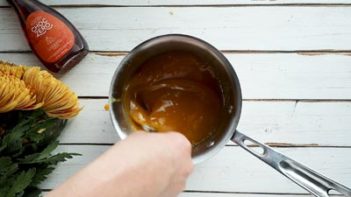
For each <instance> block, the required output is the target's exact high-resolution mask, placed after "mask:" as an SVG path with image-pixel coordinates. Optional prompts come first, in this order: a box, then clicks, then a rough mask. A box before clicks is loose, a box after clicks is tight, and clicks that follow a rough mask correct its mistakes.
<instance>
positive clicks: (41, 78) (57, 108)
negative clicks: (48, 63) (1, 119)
mask: <svg viewBox="0 0 351 197" xmlns="http://www.w3.org/2000/svg"><path fill="white" fill-rule="evenodd" d="M37 108H42V109H43V110H44V111H45V112H46V114H47V115H48V116H50V117H56V118H61V119H69V118H72V117H74V116H76V115H77V114H78V113H79V111H80V110H81V109H80V107H79V103H78V97H77V95H76V94H75V93H74V92H72V91H71V90H70V89H69V88H68V87H67V86H66V85H65V84H63V83H62V82H61V81H59V80H57V79H56V78H54V77H53V76H52V75H51V74H50V73H48V72H47V71H44V70H40V68H39V67H26V66H14V65H12V64H8V63H3V62H0V113H3V112H8V111H11V110H33V109H37Z"/></svg>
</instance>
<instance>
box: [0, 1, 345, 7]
mask: <svg viewBox="0 0 351 197" xmlns="http://www.w3.org/2000/svg"><path fill="white" fill-rule="evenodd" d="M42 2H43V3H46V4H48V5H56V6H57V5H109V6H169V5H177V6H197V5H276V4H282V5H284V4H287V5H289V4H349V3H350V2H349V1H347V0H333V1H330V0H296V1H295V0H275V1H272V0H259V1H257V0H235V1H233V0H216V1H213V0H192V1H189V0H153V1H149V0H75V1H70V0H60V1H57V0H44V1H42ZM4 5H7V2H6V1H5V0H1V1H0V6H4Z"/></svg>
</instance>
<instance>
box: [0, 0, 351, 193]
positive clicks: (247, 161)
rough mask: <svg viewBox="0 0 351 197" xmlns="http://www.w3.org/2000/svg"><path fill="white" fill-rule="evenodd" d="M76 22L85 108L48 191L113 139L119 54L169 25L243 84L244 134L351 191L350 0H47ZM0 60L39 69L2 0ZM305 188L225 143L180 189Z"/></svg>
mask: <svg viewBox="0 0 351 197" xmlns="http://www.w3.org/2000/svg"><path fill="white" fill-rule="evenodd" d="M43 2H44V3H47V4H49V5H53V6H54V7H55V8H56V9H57V10H58V11H59V12H61V13H62V14H64V15H65V16H66V17H67V18H68V19H69V20H71V21H72V22H73V23H74V24H75V25H76V27H77V28H78V29H79V30H80V31H81V33H82V34H83V35H84V37H85V38H86V39H87V41H88V43H89V45H90V49H91V52H90V53H89V55H88V56H87V57H86V58H85V59H84V60H83V62H82V63H81V64H80V65H78V66H77V67H75V68H74V69H73V70H72V71H71V72H69V73H67V74H66V75H65V76H63V77H62V78H61V79H62V80H63V81H64V82H66V83H67V84H68V85H69V86H71V87H72V88H73V89H74V90H75V91H76V92H77V93H78V95H79V97H80V102H81V104H82V106H84V109H83V111H82V112H81V114H80V115H79V116H78V117H77V118H75V119H74V120H73V121H71V122H70V123H69V125H68V126H67V128H66V130H65V132H64V134H63V135H62V136H61V145H60V146H59V148H58V149H59V150H58V151H70V152H79V153H82V154H83V156H81V157H76V158H74V159H72V160H70V161H68V162H66V163H64V164H62V165H60V166H59V167H58V169H57V170H56V171H55V172H54V173H53V174H52V176H50V178H49V179H48V180H47V181H46V182H45V183H44V184H43V185H42V188H44V189H47V190H50V189H52V188H54V187H55V186H57V185H58V184H60V183H62V182H63V181H64V180H66V179H67V178H68V177H69V176H70V175H72V174H73V173H74V172H76V171H77V170H79V169H80V168H82V167H83V166H85V165H86V164H87V163H89V162H90V161H92V160H93V159H94V158H96V157H97V156H98V155H100V154H101V153H102V152H104V151H105V150H106V149H107V148H108V147H109V146H111V145H112V144H113V143H115V142H116V141H118V140H119V139H118V137H117V134H116V133H115V132H114V129H113V128H112V125H111V121H110V118H109V114H108V112H106V111H105V110H104V104H105V103H107V95H108V89H109V84H110V80H111V78H112V74H113V72H114V70H115V69H116V67H117V66H118V64H119V62H120V61H121V59H122V58H123V57H124V56H125V54H126V53H127V52H128V51H129V50H131V49H132V48H133V47H134V46H136V45H137V44H139V43H140V42H142V41H144V40H146V39H148V38H151V37H153V36H157V35H161V34H167V33H184V34H190V35H193V36H197V37H199V38H202V39H204V40H206V41H208V42H210V43H211V44H213V45H214V46H216V47H217V48H219V49H220V50H222V51H223V52H224V54H225V55H226V56H227V57H228V59H229V60H230V62H231V63H232V64H233V66H234V68H235V70H236V71H237V74H238V76H239V79H240V81H241V85H242V90H243V98H244V104H243V112H242V118H241V121H240V124H239V130H240V131H242V132H244V133H246V134H248V135H249V136H251V137H253V138H255V139H257V140H259V141H262V142H264V143H267V144H270V145H271V146H273V147H275V148H276V149H277V150H279V151H281V152H283V153H284V154H286V155H288V156H290V157H292V158H294V159H296V160H297V161H300V162H302V163H304V164H306V165H307V166H309V167H311V168H313V169H315V170H316V171H318V172H320V173H322V174H324V175H326V176H328V177H330V178H332V179H335V180H336V181H338V182H340V183H343V184H345V185H346V186H348V187H351V1H347V0H336V1H329V0H296V1H295V0H275V1H271V0H236V1H234V0H233V1H229V0H218V1H214V0H192V1H190V0H178V1H177V0H165V1H161V0H75V1H70V0H45V1H43ZM0 59H5V60H8V61H12V62H14V63H23V64H29V65H39V64H40V63H39V61H38V60H37V59H36V58H35V57H34V55H33V54H32V53H31V52H30V50H29V48H28V46H27V44H26V42H25V40H24V37H23V35H22V32H21V30H20V25H19V22H18V20H17V17H16V15H15V12H14V11H13V10H12V9H11V8H9V6H8V4H7V3H6V1H5V0H0ZM277 195H282V196H285V197H289V196H296V195H299V196H308V194H307V192H306V191H304V190H303V189H300V188H299V187H298V186H296V185H295V184H293V183H292V182H291V181H289V180H288V179H286V178H285V177H283V176H281V175H280V174H278V173H277V172H275V171H274V170H273V169H271V168H270V167H268V166H266V165H265V164H263V163H261V162H260V161H259V160H256V159H255V158H254V157H252V156H251V155H249V154H248V153H246V152H244V151H243V150H241V149H240V148H239V147H238V146H236V145H234V144H233V143H229V144H228V145H227V146H226V147H225V148H224V149H223V150H222V151H221V152H220V153H219V154H218V155H216V156H215V157H214V158H212V159H211V160H209V161H207V162H205V163H203V164H200V165H198V166H196V168H195V172H194V173H193V174H192V176H191V177H190V179H189V181H188V184H187V187H186V191H185V192H184V193H183V194H182V195H181V196H182V197H200V196H201V197H202V196H204V197H210V196H211V197H213V196H219V197H227V196H238V197H243V196H246V197H248V196H250V197H251V196H258V197H268V196H269V197H274V196H277Z"/></svg>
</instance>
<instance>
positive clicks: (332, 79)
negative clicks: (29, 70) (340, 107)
mask: <svg viewBox="0 0 351 197" xmlns="http://www.w3.org/2000/svg"><path fill="white" fill-rule="evenodd" d="M225 55H226V57H227V58H228V59H229V61H230V62H231V63H232V65H233V66H234V69H235V70H236V72H237V75H238V77H239V79H240V82H241V86H242V91H243V98H244V99H297V100H300V99H327V100H328V99H339V100H346V99H351V66H350V65H351V56H350V54H322V55H320V54H319V55H318V54H317V55H316V54H314V55H310V54H308V53H307V54H295V53H292V54H290V53H289V54H284V53H273V54H271V53H268V54H255V53H246V54H242V53H225ZM122 58H123V56H102V55H97V54H94V53H90V54H89V55H88V56H87V57H86V58H85V59H84V60H83V61H82V63H81V64H79V65H78V66H76V67H75V68H74V69H73V70H71V71H70V72H69V73H67V74H66V75H64V76H63V77H62V78H61V79H62V80H63V81H64V82H66V83H67V84H68V85H69V86H70V87H71V88H72V89H73V90H74V91H75V92H77V94H78V95H79V96H108V91H109V87H110V83H111V79H112V76H113V73H114V71H115V70H116V68H117V66H118V65H119V63H120V61H121V60H122ZM0 59H4V60H7V61H11V62H14V63H17V64H28V65H39V64H40V63H39V62H38V60H37V59H36V58H35V57H34V56H33V55H31V54H19V53H0Z"/></svg>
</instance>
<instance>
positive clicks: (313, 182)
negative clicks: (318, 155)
mask: <svg viewBox="0 0 351 197" xmlns="http://www.w3.org/2000/svg"><path fill="white" fill-rule="evenodd" d="M232 141H233V142H235V143H237V144H238V145H239V146H241V147H242V148H244V149H245V150H247V151H249V152H250V153H251V154H253V155H254V156H256V157H257V158H259V159H260V160H262V161H264V162H265V163H267V164H268V165H270V166H271V167H273V168H274V169H276V170H277V171H278V172H280V173H281V174H283V175H284V176H286V177H288V178H289V179H291V180H292V181H294V182H295V183H296V184H298V185H300V186H301V187H303V188H304V189H306V190H307V191H309V192H311V193H312V194H313V195H315V196H319V197H329V196H330V194H329V192H330V191H331V190H335V191H336V192H337V193H339V194H343V195H345V196H348V197H351V189H349V188H347V187H346V186H344V185H341V184H339V183H337V182H335V181H333V180H331V179H329V178H327V177H325V176H323V175H321V174H318V173H317V172H315V171H313V170H311V169H309V168H307V167H306V166H303V165H302V164H300V163H298V162H296V161H294V160H292V159H290V158H288V157H286V156H285V155H283V154H281V153H278V152H276V151H274V150H273V149H272V148H270V147H269V146H266V145H264V144H262V143H260V142H257V141H256V140H254V139H252V138H250V137H248V136H246V135H244V134H242V133H240V132H238V131H236V132H235V134H234V136H233V137H232ZM245 142H249V143H250V144H253V145H255V146H258V147H257V148H256V147H249V146H248V145H247V143H245ZM259 150H260V151H259Z"/></svg>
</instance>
